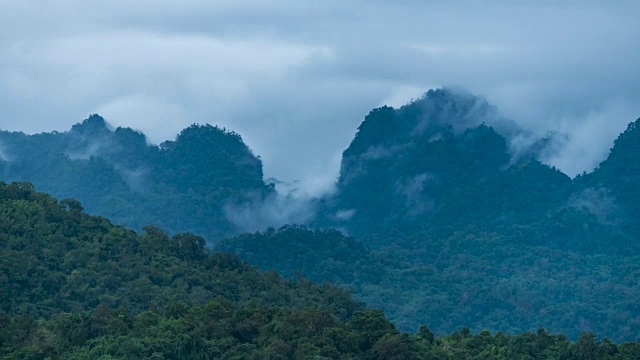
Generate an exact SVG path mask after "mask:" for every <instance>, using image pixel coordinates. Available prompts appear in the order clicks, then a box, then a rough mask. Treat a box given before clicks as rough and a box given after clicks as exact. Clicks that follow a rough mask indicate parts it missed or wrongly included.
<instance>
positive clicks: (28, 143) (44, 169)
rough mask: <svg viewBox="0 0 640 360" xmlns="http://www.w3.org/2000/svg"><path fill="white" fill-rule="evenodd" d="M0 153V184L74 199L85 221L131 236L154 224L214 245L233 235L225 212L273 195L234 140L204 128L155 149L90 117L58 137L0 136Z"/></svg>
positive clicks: (251, 157) (225, 133)
mask: <svg viewBox="0 0 640 360" xmlns="http://www.w3.org/2000/svg"><path fill="white" fill-rule="evenodd" d="M0 145H1V146H2V151H3V153H4V154H5V155H6V157H7V159H2V161H0V176H1V177H2V179H3V180H5V181H29V182H32V183H33V184H35V185H36V186H37V187H38V188H40V189H42V190H44V191H47V192H49V193H51V194H53V195H54V196H57V197H59V198H66V197H73V198H76V199H79V200H80V201H81V202H82V203H83V204H84V206H85V207H86V209H87V211H89V212H90V213H94V214H98V215H103V216H107V217H109V218H110V219H111V220H113V221H115V222H117V223H121V224H125V225H128V226H131V227H133V228H136V229H141V228H142V227H143V226H146V225H149V224H156V225H159V226H161V227H163V228H165V229H167V230H169V231H171V232H181V231H192V232H194V233H198V234H201V235H204V236H205V237H206V238H207V239H210V240H214V239H216V238H218V237H219V236H221V235H223V234H233V233H236V232H237V231H238V229H236V228H235V227H234V226H233V225H232V224H231V223H230V222H229V221H227V220H226V218H225V216H224V208H225V206H228V205H233V204H236V203H241V202H244V201H249V200H251V201H255V200H256V199H261V198H262V197H263V196H266V195H267V194H269V193H271V192H272V189H271V188H270V187H268V186H267V185H265V184H264V182H263V181H262V163H261V162H260V160H259V159H258V158H256V157H255V156H254V155H253V154H252V153H251V151H250V150H249V148H248V147H247V146H246V145H245V144H244V143H243V142H242V139H241V137H240V135H238V134H236V133H233V132H230V131H226V130H224V129H219V128H217V127H213V126H210V125H193V126H191V127H189V128H187V129H184V130H183V131H182V132H181V133H180V134H179V135H178V136H177V138H176V140H175V141H166V142H164V143H162V144H161V145H160V146H159V147H157V146H151V145H149V144H147V140H146V138H145V136H144V135H143V134H141V133H139V132H136V131H134V130H131V129H129V128H117V129H115V130H112V129H110V128H109V127H108V125H107V124H106V123H105V121H104V119H102V118H101V117H100V116H98V115H92V116H91V117H89V118H88V119H86V120H85V121H83V122H82V123H81V124H77V125H74V126H73V127H72V128H71V130H70V131H68V132H63V133H58V132H54V133H44V134H37V135H25V134H23V133H9V132H0Z"/></svg>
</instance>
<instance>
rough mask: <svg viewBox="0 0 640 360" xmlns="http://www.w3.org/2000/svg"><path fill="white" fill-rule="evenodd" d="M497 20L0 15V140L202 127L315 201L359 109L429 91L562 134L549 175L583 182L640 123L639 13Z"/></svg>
mask: <svg viewBox="0 0 640 360" xmlns="http://www.w3.org/2000/svg"><path fill="white" fill-rule="evenodd" d="M513 3H515V2H511V1H408V0H407V1H402V0H401V1H394V2H385V1H377V0H374V1H359V0H355V1H349V2H344V1H333V0H329V1H322V2H320V1H314V2H311V1H300V0H264V1H238V0H223V1H200V0H195V1H168V0H153V1H152V0H142V1H124V0H109V1H103V0H94V1H91V2H87V1H80V0H75V1H74V0H46V1H45V0H40V1H31V0H0V128H2V129H10V130H22V131H25V132H39V131H49V130H66V129H68V128H69V127H70V126H71V125H72V124H74V123H76V122H79V121H81V120H82V119H84V118H86V117H87V115H88V114H90V113H95V112H97V113H100V114H101V115H103V116H104V117H105V118H106V119H107V120H108V121H109V122H110V123H112V124H113V125H116V126H129V127H132V128H136V129H139V130H142V131H144V132H145V133H146V134H147V135H148V136H149V137H150V140H151V141H153V142H156V143H157V142H160V141H162V140H164V139H169V138H173V137H174V136H175V134H176V133H177V132H178V131H179V130H181V129H182V128H184V127H185V126H188V125H189V124H192V123H212V124H216V125H220V126H224V127H227V128H229V129H231V130H234V131H237V132H239V133H240V134H241V135H242V136H243V138H244V139H245V141H246V142H247V143H248V145H249V146H250V147H251V148H252V149H253V150H254V153H256V154H257V155H260V156H261V157H262V159H263V161H264V164H265V173H266V176H275V177H278V178H280V179H283V180H293V179H300V180H302V181H303V182H305V183H307V184H308V186H309V187H310V188H312V189H314V188H318V187H323V186H325V185H327V184H329V183H331V182H332V181H333V180H334V179H335V177H336V176H337V171H338V164H339V159H340V153H341V151H342V150H343V149H344V148H345V147H346V146H348V144H349V142H350V140H351V139H352V137H353V135H354V133H355V130H356V128H357V126H358V125H359V123H360V122H361V121H362V119H363V117H364V116H365V115H366V114H367V113H368V111H369V110H370V109H371V108H373V107H376V106H379V105H382V104H385V103H390V104H391V105H401V104H402V103H404V102H406V101H408V100H409V99H410V98H412V97H418V96H420V95H421V94H422V93H423V92H425V91H426V90H428V89H429V88H432V87H435V86H443V85H445V86H459V87H463V88H466V89H468V90H469V91H471V92H473V93H476V94H481V95H483V96H485V97H486V98H487V100H488V101H489V102H491V103H493V104H496V105H497V106H498V108H499V110H501V111H502V112H503V113H504V114H505V115H506V116H508V117H510V118H513V119H514V120H516V121H517V122H518V123H519V124H520V125H521V126H523V127H525V128H527V129H530V130H532V131H534V132H537V133H539V134H545V133H546V132H547V131H561V132H566V133H568V135H569V140H568V142H567V143H566V144H565V145H564V147H563V148H562V151H561V152H560V153H558V154H556V155H554V156H552V157H550V158H549V159H547V161H548V162H549V163H551V164H553V165H556V166H558V167H560V168H561V169H562V170H564V171H565V172H567V173H568V174H570V175H574V174H576V173H578V172H581V171H583V170H590V169H591V168H593V167H594V166H595V165H596V164H597V163H598V162H599V161H600V160H602V159H603V158H604V156H605V155H606V153H607V151H608V149H609V147H610V146H611V145H612V142H613V139H614V138H615V137H616V136H617V134H618V133H620V132H621V131H623V130H624V128H625V126H626V124H627V123H629V122H631V121H633V120H635V119H636V118H637V117H640V71H639V70H638V64H640V42H639V41H638V39H639V38H640V22H639V21H638V19H640V3H639V2H637V1H610V2H604V1H602V2H598V1H564V2H560V1H530V2H527V3H528V4H525V2H517V3H518V5H513Z"/></svg>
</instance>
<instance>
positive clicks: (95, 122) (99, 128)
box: [71, 114, 111, 134]
mask: <svg viewBox="0 0 640 360" xmlns="http://www.w3.org/2000/svg"><path fill="white" fill-rule="evenodd" d="M110 128H111V126H110V125H109V124H108V123H107V121H106V120H105V119H104V118H103V117H102V116H100V115H98V114H91V115H89V117H88V118H86V119H85V120H83V121H82V122H81V123H79V124H75V125H73V126H72V127H71V131H72V132H75V133H83V134H84V133H102V132H105V131H111V130H110Z"/></svg>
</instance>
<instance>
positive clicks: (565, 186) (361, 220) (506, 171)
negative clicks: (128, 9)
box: [329, 89, 571, 236]
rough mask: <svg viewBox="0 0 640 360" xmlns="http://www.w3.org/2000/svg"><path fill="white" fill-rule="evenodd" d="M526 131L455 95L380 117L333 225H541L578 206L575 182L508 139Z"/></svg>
mask: <svg viewBox="0 0 640 360" xmlns="http://www.w3.org/2000/svg"><path fill="white" fill-rule="evenodd" d="M519 132H522V131H521V130H519V129H518V128H517V127H516V126H515V125H514V124H513V123H512V122H510V121H508V120H506V119H504V118H502V117H500V115H499V114H498V112H497V110H496V109H495V108H494V107H493V106H491V105H490V104H488V103H487V102H486V100H484V99H482V98H480V97H476V96H472V95H469V94H466V93H461V92H458V91H453V90H447V89H439V90H431V91H429V92H428V93H426V94H425V96H424V97H423V98H421V99H418V100H416V101H413V102H412V103H410V104H407V105H405V106H403V107H401V108H399V109H393V108H390V107H382V108H378V109H374V110H373V111H371V112H370V113H369V115H367V116H366V118H365V119H364V121H363V122H362V124H361V125H360V127H359V128H358V132H357V134H356V136H355V138H354V139H353V141H352V142H351V144H350V145H349V147H348V148H347V149H346V150H345V151H344V153H343V158H342V166H341V171H340V177H339V180H338V184H337V195H336V196H335V199H333V203H332V204H333V209H332V210H333V212H334V213H333V214H332V215H333V220H337V223H338V224H339V225H340V226H344V227H345V228H346V229H347V230H348V231H349V232H350V233H352V234H354V235H357V236H366V235H368V234H376V235H379V234H380V233H381V232H382V233H384V232H390V233H394V234H397V233H398V232H403V233H413V232H415V231H417V230H423V229H425V228H427V227H433V226H440V227H449V228H457V227H459V226H460V225H463V224H466V223H468V221H467V220H468V218H476V217H482V218H483V221H485V222H489V223H491V225H492V226H495V225H497V223H499V222H502V223H510V222H513V221H523V222H527V221H530V220H531V219H534V218H536V217H539V216H540V215H541V214H544V212H545V211H546V210H547V209H548V208H550V207H553V206H557V205H559V204H561V203H562V202H563V201H565V200H566V199H567V198H568V196H569V193H570V191H571V189H570V184H571V180H570V179H569V178H568V177H567V176H566V175H564V174H562V173H561V172H560V171H558V170H556V169H553V168H549V167H548V166H546V165H543V164H542V163H540V162H539V161H537V160H536V159H535V155H536V153H535V151H534V147H533V146H532V147H531V148H529V149H524V150H523V149H517V150H518V151H517V152H516V149H514V144H513V143H510V142H509V140H508V139H507V138H506V137H505V136H514V135H516V134H518V133H519ZM523 190H525V191H523ZM503 195H506V197H505V196H503ZM532 197H535V199H536V201H535V202H532V201H530V200H531V198H532ZM532 205H533V206H535V208H532ZM487 211H489V212H487ZM345 215H349V216H346V218H345ZM329 217H330V218H331V216H329ZM342 218H345V219H344V221H340V220H341V219H342Z"/></svg>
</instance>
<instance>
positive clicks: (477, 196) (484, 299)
mask: <svg viewBox="0 0 640 360" xmlns="http://www.w3.org/2000/svg"><path fill="white" fill-rule="evenodd" d="M639 123H640V122H638V121H636V122H635V123H632V124H631V125H629V128H628V130H627V131H626V132H625V133H623V134H622V135H621V136H620V138H619V139H618V140H617V141H616V143H615V146H614V147H613V149H612V150H611V155H610V156H609V158H608V159H607V160H606V161H605V162H603V163H602V164H601V165H600V167H599V168H598V169H596V170H595V171H594V172H592V173H590V174H585V175H583V176H580V177H578V178H577V179H570V178H569V177H568V176H566V175H565V174H563V173H562V172H560V171H559V170H557V169H555V168H553V167H550V166H548V165H545V164H543V163H542V162H541V161H540V160H538V157H539V155H540V154H541V153H543V152H544V151H548V149H546V148H545V145H546V144H547V143H548V142H549V141H548V140H544V139H543V140H540V141H538V142H532V143H530V144H529V146H527V147H517V145H518V142H517V140H518V136H519V135H522V133H519V131H520V130H518V129H517V128H514V126H513V124H511V123H509V122H508V121H506V120H504V119H502V118H500V116H499V115H498V114H497V113H496V112H495V109H493V108H492V107H491V106H490V105H488V104H487V103H486V102H485V101H484V100H483V99H481V98H478V97H474V96H471V95H468V94H459V93H456V92H452V91H449V90H433V91H430V92H428V93H427V94H425V96H424V97H423V98H421V99H418V100H416V101H414V102H412V103H410V104H408V105H405V106H403V107H401V108H399V109H394V108H391V107H382V108H379V109H375V110H373V111H371V113H370V114H369V115H368V116H367V117H366V118H365V120H364V121H363V123H362V124H361V125H360V127H359V130H358V133H357V135H356V137H355V138H354V140H353V141H352V143H351V145H350V146H349V147H348V148H347V149H346V150H345V151H344V154H343V162H342V168H341V173H340V178H339V181H338V184H337V192H336V194H334V195H333V196H332V197H330V198H327V199H325V204H327V206H326V207H325V208H324V209H322V211H321V215H322V216H321V217H320V219H319V221H318V222H317V224H316V225H320V226H326V227H332V226H333V227H339V228H341V229H344V230H346V232H347V233H349V234H350V235H351V236H354V237H355V238H356V239H357V240H356V239H354V238H351V237H343V239H342V240H339V239H337V238H336V236H335V235H334V234H331V233H327V234H326V235H325V236H326V239H327V240H326V242H325V240H323V239H322V236H321V235H319V234H318V232H317V231H312V230H308V229H304V228H298V229H295V228H283V229H281V230H279V231H269V232H266V233H262V234H254V235H243V236H240V237H237V238H231V239H227V240H224V241H222V242H220V243H219V244H217V246H219V247H220V248H221V249H225V250H227V251H230V252H234V253H236V254H238V256H240V257H241V258H244V259H247V260H250V261H251V262H252V263H255V264H257V265H259V266H261V267H263V268H265V269H276V270H278V271H282V272H283V273H285V274H290V273H291V266H292V264H297V265H296V266H298V267H299V269H301V270H302V271H303V273H304V275H305V276H308V277H309V278H311V279H313V280H316V281H323V280H327V281H333V282H339V283H342V284H345V285H347V286H350V287H352V288H353V289H354V291H355V295H356V297H357V298H360V299H363V300H365V301H366V302H367V303H368V304H370V305H372V306H374V307H381V308H383V309H385V311H386V312H387V313H388V314H389V316H390V318H391V319H392V320H393V321H394V323H395V324H396V325H398V326H399V327H400V328H401V329H404V330H414V329H416V328H417V327H418V326H419V324H421V323H428V324H429V325H430V327H431V328H432V329H433V330H435V331H436V332H437V333H447V332H450V331H453V330H454V329H456V328H458V327H460V326H469V327H471V328H472V329H473V330H476V331H480V330H482V329H493V330H502V331H509V332H520V331H525V330H532V329H535V328H537V327H540V326H542V327H546V328H550V329H552V330H553V331H559V332H563V333H565V334H567V335H568V336H570V337H572V338H576V337H577V336H578V335H579V334H580V333H581V332H583V331H594V332H597V333H601V334H607V336H609V337H612V338H614V339H616V340H634V339H636V338H637V336H638V334H640V321H639V320H638V319H640V309H639V308H638V307H637V305H636V303H637V299H640V288H639V287H638V281H637V278H636V277H637V274H638V273H640V265H638V264H640V241H638V234H639V233H638V225H639V222H638V220H637V217H636V216H634V215H633V214H637V213H638V212H637V210H639V209H637V206H638V205H637V204H639V203H640V197H639V196H638V194H637V192H638V190H637V184H638V182H637V181H634V179H635V178H636V177H637V176H638V175H640V173H638V172H637V171H635V169H636V167H640V159H638V158H637V154H638V153H639V152H638V151H636V150H637V146H638V144H640V134H639V130H638V128H639V127H638V125H639ZM619 199H620V200H619ZM312 241H314V242H317V243H319V244H323V243H324V244H326V247H324V248H322V249H321V250H307V249H311V248H312V247H311V246H309V245H304V244H308V243H309V242H312ZM354 241H357V242H360V243H361V244H363V245H364V246H365V250H363V251H362V252H361V253H360V254H361V255H360V256H359V257H356V258H354V259H353V260H351V261H350V263H346V262H344V261H333V259H340V257H341V254H340V253H338V252H336V253H335V254H334V253H333V250H332V249H334V248H336V249H342V248H344V247H347V248H348V247H351V246H353V245H352V243H353V242H354ZM284 243H288V244H290V245H288V247H287V248H286V250H283V244H284ZM294 243H295V245H293V244H294ZM336 243H341V244H342V245H336ZM269 244H273V246H272V247H271V248H269ZM317 247H318V246H316V247H315V248H316V249H317ZM289 250H292V251H294V252H295V254H290V252H289ZM287 254H288V255H287ZM287 256H289V257H287ZM283 257H285V258H283ZM298 259H304V260H303V261H299V260H298ZM372 269H375V271H372Z"/></svg>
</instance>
